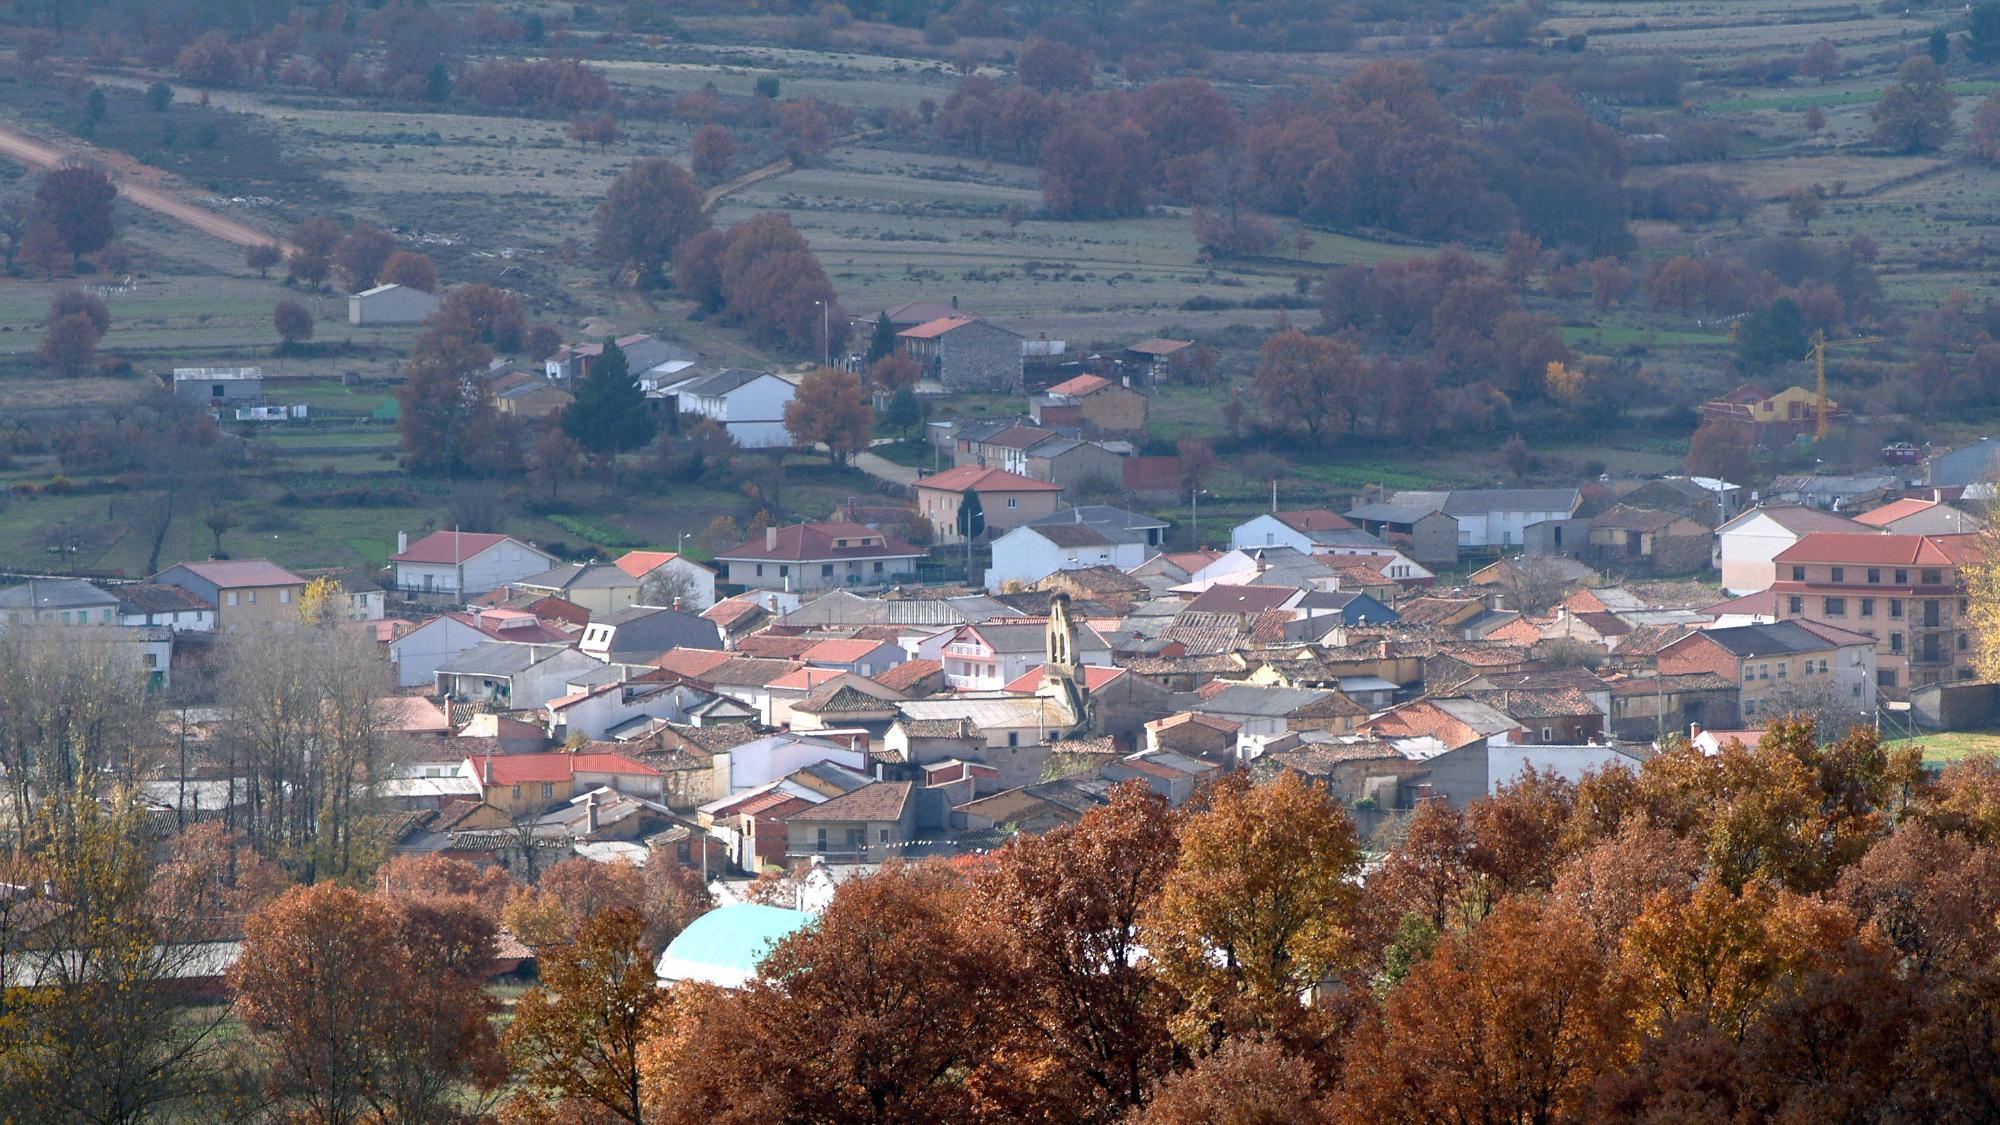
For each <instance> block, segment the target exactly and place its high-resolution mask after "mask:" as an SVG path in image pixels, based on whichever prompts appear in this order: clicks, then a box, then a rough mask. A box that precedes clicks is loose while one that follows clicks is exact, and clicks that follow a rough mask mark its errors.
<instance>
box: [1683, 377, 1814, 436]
mask: <svg viewBox="0 0 2000 1125" xmlns="http://www.w3.org/2000/svg"><path fill="white" fill-rule="evenodd" d="M1822 409H1824V411H1825V414H1826V420H1827V421H1828V422H1832V421H1833V420H1834V419H1837V418H1839V417H1841V416H1843V415H1844V414H1845V411H1843V410H1841V408H1840V404H1839V403H1836V402H1834V401H1833V400H1831V399H1828V400H1827V402H1826V404H1825V406H1824V408H1822V406H1821V404H1820V399H1819V395H1818V394H1817V393H1816V392H1813V391H1810V390H1807V389H1806V388H1804V387H1786V388H1785V389H1784V390H1782V391H1779V392H1777V393H1776V394H1773V393H1771V392H1770V391H1767V390H1765V389H1764V388H1762V387H1760V386H1757V385H1756V384H1754V383H1745V384H1743V385H1742V386H1740V387H1737V388H1736V389H1735V390H1733V391H1730V392H1729V393H1728V394H1726V395H1723V396H1722V397H1721V398H1718V399H1713V400H1711V401H1709V402H1705V403H1702V405H1701V417H1702V421H1703V422H1705V423H1707V422H1712V423H1715V424H1716V425H1719V426H1726V427H1728V428H1729V429H1731V430H1732V431H1734V432H1735V434H1736V435H1737V437H1738V439H1739V440H1741V441H1744V442H1747V443H1749V444H1751V445H1754V446H1755V447H1756V448H1758V449H1776V448H1778V447H1780V446H1786V445H1790V444H1792V443H1793V442H1794V441H1797V440H1798V439H1799V437H1800V436H1801V435H1808V434H1811V433H1813V432H1814V431H1816V430H1817V429H1818V428H1819V424H1820V414H1821V411H1822Z"/></svg>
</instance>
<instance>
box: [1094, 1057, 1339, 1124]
mask: <svg viewBox="0 0 2000 1125" xmlns="http://www.w3.org/2000/svg"><path fill="white" fill-rule="evenodd" d="M1315 1078H1316V1076H1315V1075H1314V1073H1313V1067H1312V1064H1311V1063H1310V1062H1308V1061H1307V1060H1305V1059H1303V1058H1301V1057H1299V1056H1297V1055H1294V1054H1288V1053H1287V1052H1286V1051H1285V1049H1284V1048H1283V1047H1282V1046H1281V1045H1279V1043H1278V1042H1277V1040H1275V1039H1268V1038H1254V1037H1240V1038H1234V1039H1230V1040H1228V1041H1226V1042H1224V1043H1223V1044H1222V1046H1220V1047H1218V1048H1216V1049H1215V1050H1214V1051H1212V1052H1210V1053H1208V1054H1206V1055H1203V1056H1202V1057H1201V1058H1199V1059H1197V1060H1195V1064H1194V1066H1193V1067H1191V1068H1189V1069H1187V1070H1185V1071H1181V1072H1179V1073H1177V1074H1172V1075H1169V1076H1168V1077H1166V1078H1165V1079H1163V1080H1161V1082H1160V1083H1159V1084H1158V1085H1156V1086H1155V1087H1154V1088H1153V1096H1152V1100H1151V1101H1149V1102H1147V1103H1146V1105H1145V1108H1144V1109H1141V1110H1139V1111H1137V1112H1135V1113H1134V1114H1132V1115H1131V1116H1130V1117H1128V1118H1127V1119H1126V1120H1127V1121H1129V1122H1130V1123H1131V1125H1211V1123H1215V1122H1228V1123H1229V1125H1315V1123H1318V1122H1324V1121H1328V1120H1330V1119H1331V1118H1330V1114H1329V1109H1328V1106H1327V1104H1326V1101H1325V1099H1323V1098H1322V1097H1321V1095H1320V1092H1319V1089H1318V1087H1317V1084H1316V1081H1315Z"/></svg>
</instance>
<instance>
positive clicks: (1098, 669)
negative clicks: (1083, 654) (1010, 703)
mask: <svg viewBox="0 0 2000 1125" xmlns="http://www.w3.org/2000/svg"><path fill="white" fill-rule="evenodd" d="M1077 671H1079V672H1081V673H1082V674H1083V690H1085V691H1087V692H1089V691H1099V690H1101V689H1103V688H1104V687H1106V686H1107V685H1109V684H1110V683H1111V681H1113V680H1115V679H1117V678H1118V677H1120V676H1122V675H1124V674H1125V669H1123V668H1108V667H1105V666H1104V665H1101V664H1085V665H1084V666H1083V667H1081V668H1079V669H1077ZM1047 672H1048V665H1046V664H1044V665H1042V666H1041V667H1039V668H1030V669H1029V670H1028V671H1026V672H1023V673H1021V674H1020V675H1019V676H1016V677H1015V678H1014V680H1013V682H1012V683H1009V684H1008V685H1007V686H1006V687H1003V688H1001V689H1000V690H1001V691H1011V692H1019V693H1023V694H1029V695H1032V694H1034V691H1035V689H1036V688H1038V687H1040V686H1042V677H1043V676H1044V675H1046V674H1047Z"/></svg>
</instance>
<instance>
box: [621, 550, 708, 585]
mask: <svg viewBox="0 0 2000 1125" xmlns="http://www.w3.org/2000/svg"><path fill="white" fill-rule="evenodd" d="M680 557H681V555H680V552H678V551H627V552H625V553H624V554H622V555H619V556H618V558H617V559H616V560H614V561H613V562H612V564H611V565H613V566H615V567H617V568H618V569H619V570H622V571H624V572H625V573H627V574H629V575H631V576H632V577H634V578H644V577H645V576H647V575H648V574H651V573H653V571H655V570H658V569H659V568H660V567H663V566H665V565H667V564H668V563H670V562H672V561H674V560H675V559H677V558H680ZM688 561H689V562H694V560H693V559H689V560H688ZM695 565H696V566H700V565H701V564H700V563H695Z"/></svg>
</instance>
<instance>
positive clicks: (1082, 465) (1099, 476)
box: [1021, 437, 1125, 492]
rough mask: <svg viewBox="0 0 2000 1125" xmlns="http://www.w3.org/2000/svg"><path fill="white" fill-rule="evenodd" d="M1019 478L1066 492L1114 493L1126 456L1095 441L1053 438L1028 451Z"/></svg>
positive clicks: (1123, 473)
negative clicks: (1044, 483)
mask: <svg viewBox="0 0 2000 1125" xmlns="http://www.w3.org/2000/svg"><path fill="white" fill-rule="evenodd" d="M1021 475H1022V476H1028V477H1033V478H1035V479H1036V480H1045V481H1048V482H1049V483H1050V484H1054V485H1059V486H1061V487H1062V489H1063V490H1064V491H1065V492H1069V491H1093V490H1094V491H1098V492H1103V491H1116V490H1117V489H1118V486H1119V482H1120V481H1121V480H1122V479H1123V478H1124V475H1125V457H1124V455H1123V454H1120V453H1115V452H1113V451H1112V450H1110V449H1108V448H1106V447H1105V446H1103V445H1100V444H1098V443H1097V442H1094V441H1084V440H1082V439H1080V438H1071V437H1052V438H1050V439H1049V440H1047V441H1044V442H1038V443H1036V444H1035V445H1033V446H1030V447H1029V448H1028V450H1027V457H1026V460H1025V461H1024V462H1023V468H1022V473H1021Z"/></svg>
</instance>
